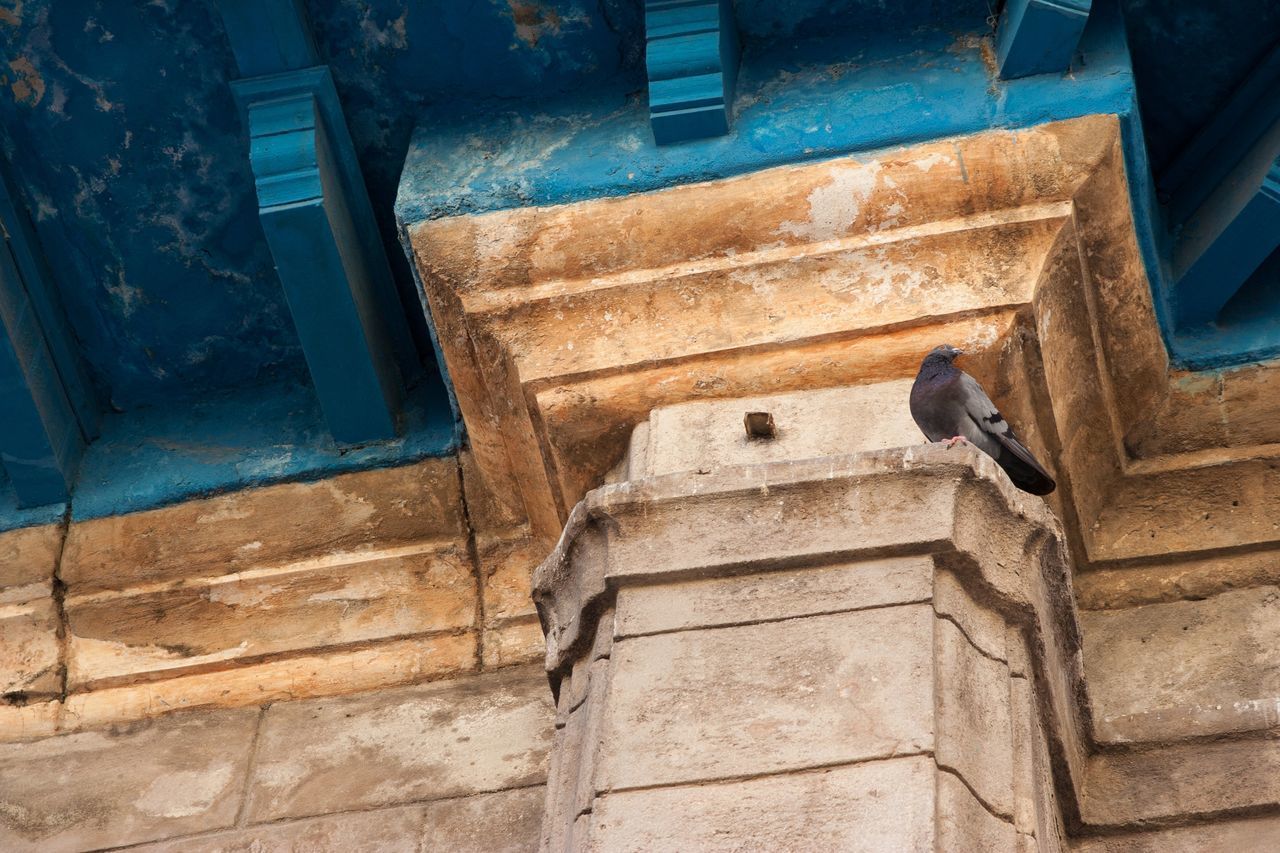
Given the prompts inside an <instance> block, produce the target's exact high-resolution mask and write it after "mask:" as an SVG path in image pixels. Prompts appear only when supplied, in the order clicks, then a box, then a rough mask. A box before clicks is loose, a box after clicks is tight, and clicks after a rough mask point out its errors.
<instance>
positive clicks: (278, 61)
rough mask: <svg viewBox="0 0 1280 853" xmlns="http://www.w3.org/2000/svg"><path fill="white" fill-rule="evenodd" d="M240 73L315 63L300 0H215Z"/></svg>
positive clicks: (252, 74)
mask: <svg viewBox="0 0 1280 853" xmlns="http://www.w3.org/2000/svg"><path fill="white" fill-rule="evenodd" d="M218 11H220V12H221V13H222V23H223V26H225V27H226V29H227V37H228V38H229V39H230V40H231V51H232V53H234V54H235V57H236V65H237V66H238V67H239V68H240V76H242V77H257V76H259V75H262V74H278V73H279V72H281V71H294V70H297V69H299V68H310V67H312V66H313V65H319V64H320V60H319V58H318V57H319V54H317V53H316V46H315V41H314V40H313V39H312V36H311V28H310V27H309V26H308V25H307V13H306V10H305V9H304V8H303V6H302V0H218Z"/></svg>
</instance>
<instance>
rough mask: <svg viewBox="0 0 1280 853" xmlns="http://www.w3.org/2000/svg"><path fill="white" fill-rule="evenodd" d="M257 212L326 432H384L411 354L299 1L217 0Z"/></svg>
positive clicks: (336, 105) (413, 363) (358, 438)
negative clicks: (233, 65) (234, 67)
mask: <svg viewBox="0 0 1280 853" xmlns="http://www.w3.org/2000/svg"><path fill="white" fill-rule="evenodd" d="M219 8H220V10H221V11H222V17H223V21H224V23H225V25H226V28H227V34H228V36H229V37H230V39H231V42H232V48H233V50H234V52H235V55H236V62H237V64H238V65H239V67H240V70H241V72H242V73H244V74H245V75H252V76H246V77H245V79H242V80H239V81H237V82H235V83H233V84H232V86H233V88H234V90H235V93H236V96H237V98H238V99H239V101H240V103H241V105H242V107H243V108H244V110H245V118H246V121H247V124H248V129H249V136H250V151H249V159H250V163H251V165H252V167H253V172H254V178H255V183H256V186H257V190H258V212H259V216H260V218H261V220H262V227H263V231H264V232H265V233H266V236H267V243H268V245H269V246H270V248H271V254H272V257H273V259H274V260H275V263H276V270H277V272H278V274H279V276H280V281H281V284H282V285H283V287H284V291H285V295H286V297H287V299H288V302H289V309H290V312H291V314H292V316H293V321H294V325H295V327H296V328H297V330H298V336H299V339H300V340H301V342H302V348H303V352H304V354H305V356H306V360H307V366H308V368H309V369H310V372H311V378H312V383H313V384H314V386H315V389H316V394H317V396H318V397H319V399H320V404H321V408H322V409H323V410H324V413H325V419H326V421H327V422H328V424H329V429H330V432H331V433H332V434H333V437H334V438H335V439H336V440H338V441H339V442H343V443H359V442H366V441H373V440H378V439H386V438H391V437H393V436H394V435H395V434H396V429H397V427H396V425H397V420H398V417H399V413H400V407H401V403H402V401H403V397H404V393H405V392H404V389H405V385H406V382H407V381H409V380H411V379H413V378H415V377H416V376H417V375H418V374H419V372H420V361H419V357H418V353H417V350H416V348H415V347H414V344H413V339H412V336H411V334H410V331H409V326H408V323H407V320H406V317H405V315H404V309H403V307H402V306H401V304H400V301H399V297H398V295H397V293H396V288H395V282H394V281H393V280H392V276H391V267H390V265H389V264H388V262H387V255H386V250H385V248H384V247H383V244H382V240H381V238H380V236H379V234H378V229H377V223H376V221H375V219H374V216H373V208H372V206H371V205H370V203H369V194H368V191H367V189H366V188H365V184H364V177H363V176H362V175H361V173H360V166H359V162H358V160H357V159H356V154H355V146H354V145H353V144H352V142H351V135H350V133H349V132H348V130H347V123H346V118H345V116H344V115H343V111H342V104H341V102H340V101H339V100H338V95H337V91H336V89H335V88H334V85H333V78H332V77H331V75H330V73H329V70H328V67H327V66H324V65H320V64H318V57H317V54H316V51H315V46H314V43H313V41H312V38H311V34H310V30H309V28H308V27H307V23H306V16H305V13H304V11H303V8H302V4H301V0H220V2H219Z"/></svg>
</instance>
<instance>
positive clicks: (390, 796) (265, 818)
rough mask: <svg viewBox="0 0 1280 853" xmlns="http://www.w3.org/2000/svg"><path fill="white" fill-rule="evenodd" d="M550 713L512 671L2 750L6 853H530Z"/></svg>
mask: <svg viewBox="0 0 1280 853" xmlns="http://www.w3.org/2000/svg"><path fill="white" fill-rule="evenodd" d="M551 725H552V707H551V700H550V696H549V694H548V691H547V682H546V679H545V677H543V675H542V673H541V672H540V670H539V668H538V667H536V666H535V667H529V666H520V667H512V668H508V669H504V670H502V671H499V672H494V673H490V674H484V675H468V676H462V677H459V678H453V679H448V680H444V681H438V682H434V683H430V684H423V685H418V686H411V687H402V688H395V689H387V690H380V691H375V692H373V693H369V694H365V695H362V696H355V697H343V698H330V699H312V700H305V701H295V702H278V703H274V704H270V705H267V706H265V707H263V708H257V707H247V708H237V709H219V710H202V711H182V712H178V713H175V714H170V715H167V716H163V717H160V718H156V719H150V720H144V721H140V722H135V723H130V724H120V725H116V726H111V727H108V728H104V729H98V730H93V731H83V732H77V733H73V734H66V735H61V736H57V737H51V738H45V739H43V740H38V741H34V742H30V743H9V744H2V745H0V849H3V850H6V851H14V853H17V851H39V853H55V851H79V850H96V849H100V848H106V847H115V846H119V845H127V844H139V843H142V842H155V843H154V844H149V845H146V846H144V847H142V848H141V849H144V850H148V851H162V850H163V851H175V853H176V851H232V850H237V851H239V850H254V851H264V850H297V851H302V850H312V851H314V850H331V851H357V850H367V851H397V850H415V851H416V850H495V851H496V850H528V849H530V848H531V847H532V846H536V844H537V839H538V833H539V826H540V823H541V818H542V801H543V799H544V782H545V779H546V772H547V748H548V746H549V744H550V739H551V737H550V735H551Z"/></svg>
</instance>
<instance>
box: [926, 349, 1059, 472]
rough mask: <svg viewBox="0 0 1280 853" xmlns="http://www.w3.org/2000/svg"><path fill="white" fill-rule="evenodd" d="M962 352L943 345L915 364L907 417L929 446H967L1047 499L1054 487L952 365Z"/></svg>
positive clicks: (973, 385) (973, 382)
mask: <svg viewBox="0 0 1280 853" xmlns="http://www.w3.org/2000/svg"><path fill="white" fill-rule="evenodd" d="M958 355H961V351H960V350H958V349H956V348H955V347H953V346H949V345H947V344H943V345H942V346H940V347H934V348H933V349H932V350H930V351H929V354H928V355H926V356H925V357H924V361H923V362H921V363H920V373H919V374H917V375H916V381H915V384H914V385H912V386H911V417H912V418H913V419H914V420H915V422H916V425H917V426H919V427H920V431H921V432H923V433H924V434H925V437H926V438H928V439H929V440H930V441H943V440H944V439H945V440H946V442H947V446H948V447H951V446H954V445H955V444H956V442H960V441H968V442H969V443H970V444H972V445H973V446H975V447H977V448H978V449H979V450H981V451H982V452H983V453H985V454H987V455H988V456H990V457H991V458H992V459H994V460H996V464H998V465H999V466H1000V467H1001V468H1003V469H1004V471H1005V473H1006V474H1008V475H1009V479H1010V480H1012V481H1013V484H1014V485H1015V486H1017V487H1018V488H1019V489H1022V491H1024V492H1030V493H1031V494H1033V495H1047V494H1049V493H1050V492H1052V491H1053V490H1054V488H1055V487H1056V484H1055V483H1054V482H1053V478H1052V477H1050V476H1049V472H1048V471H1046V470H1044V467H1043V466H1042V465H1041V464H1040V463H1039V462H1037V461H1036V458H1035V457H1034V456H1032V455H1031V451H1029V450H1027V448H1025V447H1023V446H1022V442H1020V441H1018V437H1017V436H1015V435H1014V434H1013V430H1012V429H1010V428H1009V424H1008V422H1006V421H1005V419H1004V416H1003V415H1001V414H1000V412H999V411H998V410H997V409H996V407H995V404H993V403H992V402H991V398H990V397H988V396H987V394H986V392H985V391H983V390H982V386H981V385H979V384H978V382H977V380H975V379H974V378H973V377H972V376H970V375H969V374H967V373H965V372H964V371H963V370H961V369H960V368H958V367H956V366H955V364H954V363H953V362H954V361H955V358H956V356H958Z"/></svg>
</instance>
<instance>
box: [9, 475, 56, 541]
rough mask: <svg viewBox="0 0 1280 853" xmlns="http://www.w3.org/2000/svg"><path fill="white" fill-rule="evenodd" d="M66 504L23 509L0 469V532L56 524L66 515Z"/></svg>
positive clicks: (10, 484) (11, 485) (11, 484)
mask: <svg viewBox="0 0 1280 853" xmlns="http://www.w3.org/2000/svg"><path fill="white" fill-rule="evenodd" d="M66 513H67V505H66V504H61V503H52V504H46V505H44V506H38V507H32V508H30V509H24V508H22V507H20V506H19V505H18V496H17V493H16V492H15V491H14V489H13V483H11V482H9V478H8V476H7V475H6V474H5V473H4V470H3V469H0V533H7V532H8V531H10V530H18V529H20V528H23V527H36V526H38V525H42V524H57V523H58V522H60V521H62V519H63V518H64V517H65V516H66Z"/></svg>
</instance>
